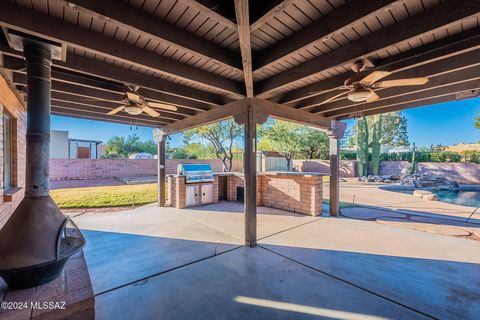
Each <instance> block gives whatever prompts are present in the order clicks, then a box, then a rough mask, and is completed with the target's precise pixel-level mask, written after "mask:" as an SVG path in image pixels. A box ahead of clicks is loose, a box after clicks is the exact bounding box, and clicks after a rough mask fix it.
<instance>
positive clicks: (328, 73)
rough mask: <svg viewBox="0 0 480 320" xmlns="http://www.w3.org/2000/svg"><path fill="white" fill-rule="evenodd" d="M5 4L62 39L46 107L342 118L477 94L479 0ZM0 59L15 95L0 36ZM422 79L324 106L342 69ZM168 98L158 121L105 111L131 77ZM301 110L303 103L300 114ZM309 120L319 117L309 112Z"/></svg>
mask: <svg viewBox="0 0 480 320" xmlns="http://www.w3.org/2000/svg"><path fill="white" fill-rule="evenodd" d="M248 5H249V3H248V0H235V1H233V0H232V1H221V0H197V1H194V0H175V1H173V0H128V1H127V0H125V1H119V0H102V1H98V0H68V1H67V0H8V1H1V2H0V25H1V26H2V27H3V28H4V29H6V30H7V29H8V30H15V31H20V32H23V33H26V34H30V35H33V36H36V37H40V38H44V39H47V40H50V41H54V42H57V43H60V44H63V45H64V46H65V47H66V48H67V51H66V55H65V56H66V58H65V60H64V61H57V60H55V61H53V68H52V113H54V114H58V115H66V116H74V117H80V118H88V119H97V120H106V121H114V122H122V123H132V122H134V123H138V124H141V125H146V126H151V127H163V126H165V125H168V124H172V123H175V122H176V121H179V120H184V119H186V118H188V117H190V116H194V115H197V114H201V113H203V112H206V111H208V110H211V109H215V108H221V107H222V106H224V105H225V104H229V103H231V102H233V101H235V100H240V99H244V98H246V97H249V98H252V97H255V98H260V99H264V100H270V101H271V102H274V103H276V105H279V104H282V105H284V106H287V107H289V108H292V110H294V109H298V110H302V111H305V112H310V113H314V114H317V115H318V116H323V117H325V118H327V119H346V118H349V117H353V116H357V115H361V114H365V115H367V114H375V113H381V112H387V111H393V110H401V109H405V108H412V107H417V106H422V105H427V104H433V103H438V102H444V101H451V100H455V99H459V98H464V97H473V96H476V95H478V90H479V88H480V0H443V1H442V0H397V1H391V0H369V1H364V0H350V1H345V0H283V1H281V0H268V1H267V0H262V1H255V2H254V1H251V2H250V7H249V6H248ZM0 51H1V52H2V59H0V61H2V66H3V68H4V69H6V70H8V72H9V73H10V74H11V77H12V79H11V80H12V81H13V83H14V84H15V85H16V86H17V88H18V90H19V91H20V92H22V91H24V87H25V85H26V76H25V67H24V63H23V54H22V53H21V52H18V51H14V50H12V49H11V48H10V47H9V46H8V43H7V41H6V38H5V37H4V36H0ZM365 58H368V59H369V61H370V62H371V65H370V69H369V70H368V72H370V71H373V70H382V71H390V72H392V75H391V76H389V77H387V78H386V80H389V79H396V78H404V77H423V76H427V77H429V79H430V81H429V82H428V83H427V84H426V85H423V86H416V87H397V88H386V89H379V90H378V91H377V93H378V95H379V96H380V99H379V100H377V101H375V102H371V103H357V104H356V105H354V104H353V102H351V101H350V100H348V99H346V97H345V96H344V97H341V98H336V99H333V100H331V101H329V102H328V103H323V104H322V102H323V101H325V100H326V99H329V98H331V97H333V96H334V95H335V94H337V93H338V91H337V90H336V89H335V88H337V87H339V86H341V85H342V84H343V82H344V80H346V79H347V78H349V77H351V76H352V75H353V73H352V71H351V70H350V67H351V65H352V64H353V63H354V62H355V61H357V60H359V59H365ZM132 84H133V85H137V86H139V87H140V89H139V94H141V95H143V96H145V97H146V98H147V99H150V100H152V101H157V102H163V103H168V104H172V105H175V106H177V107H178V109H177V110H176V111H165V110H158V111H159V112H160V114H161V115H160V117H158V118H152V117H149V116H146V115H143V114H142V115H140V116H135V117H134V118H132V116H130V115H128V114H126V113H124V112H121V113H118V114H117V115H114V116H109V115H107V112H109V111H110V110H112V109H114V108H116V107H118V106H120V105H121V104H122V102H121V98H122V95H123V93H124V92H125V91H127V88H128V85H132ZM300 113H303V112H300ZM318 116H317V118H318Z"/></svg>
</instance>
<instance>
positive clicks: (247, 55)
mask: <svg viewBox="0 0 480 320" xmlns="http://www.w3.org/2000/svg"><path fill="white" fill-rule="evenodd" d="M235 14H236V16H237V26H238V41H239V43H240V52H241V54H242V64H243V75H244V78H245V88H246V92H247V98H252V97H253V75H252V46H251V43H250V22H249V11H248V0H235Z"/></svg>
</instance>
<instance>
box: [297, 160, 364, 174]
mask: <svg viewBox="0 0 480 320" xmlns="http://www.w3.org/2000/svg"><path fill="white" fill-rule="evenodd" d="M292 165H293V167H294V168H295V169H296V170H297V171H301V172H317V173H324V174H329V173H330V161H329V160H318V159H313V160H293V164H292ZM356 176H357V161H355V160H341V161H340V177H344V178H349V177H356Z"/></svg>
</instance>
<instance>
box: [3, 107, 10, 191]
mask: <svg viewBox="0 0 480 320" xmlns="http://www.w3.org/2000/svg"><path fill="white" fill-rule="evenodd" d="M11 187H12V121H11V118H10V116H9V115H8V114H6V113H5V112H4V113H3V189H4V190H7V189H10V188H11Z"/></svg>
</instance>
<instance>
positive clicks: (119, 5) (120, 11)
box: [55, 0, 241, 73]
mask: <svg viewBox="0 0 480 320" xmlns="http://www.w3.org/2000/svg"><path fill="white" fill-rule="evenodd" d="M55 1H56V2H59V3H61V4H63V5H65V4H68V5H70V4H75V7H76V9H77V10H79V11H80V12H88V13H89V14H90V15H94V16H95V17H97V18H100V19H102V20H104V21H113V22H115V23H116V24H119V25H121V26H123V27H125V28H126V29H128V30H132V31H134V32H136V33H138V34H141V35H142V36H146V37H148V38H149V39H152V40H157V41H160V42H162V43H166V44H168V45H169V46H171V47H172V48H175V49H179V50H181V51H183V52H188V53H189V54H192V55H194V56H196V57H201V58H203V59H209V60H210V59H211V60H214V61H215V62H216V63H217V64H218V65H220V66H222V67H224V68H229V69H230V70H232V71H234V72H237V73H239V72H241V70H240V68H241V64H240V57H238V55H237V54H236V53H235V52H233V51H229V50H227V49H223V48H221V47H218V46H216V45H214V44H213V43H211V42H209V41H206V40H204V39H202V38H200V37H197V36H195V35H193V34H192V33H190V32H187V31H185V30H183V29H181V28H179V27H176V26H175V25H172V24H170V23H168V22H166V21H164V20H161V19H159V18H157V17H155V16H153V15H150V14H147V13H145V12H144V11H142V10H140V9H136V8H135V7H132V6H130V5H128V3H125V2H118V1H115V0H102V1H97V0H68V1H66V0H55Z"/></svg>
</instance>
